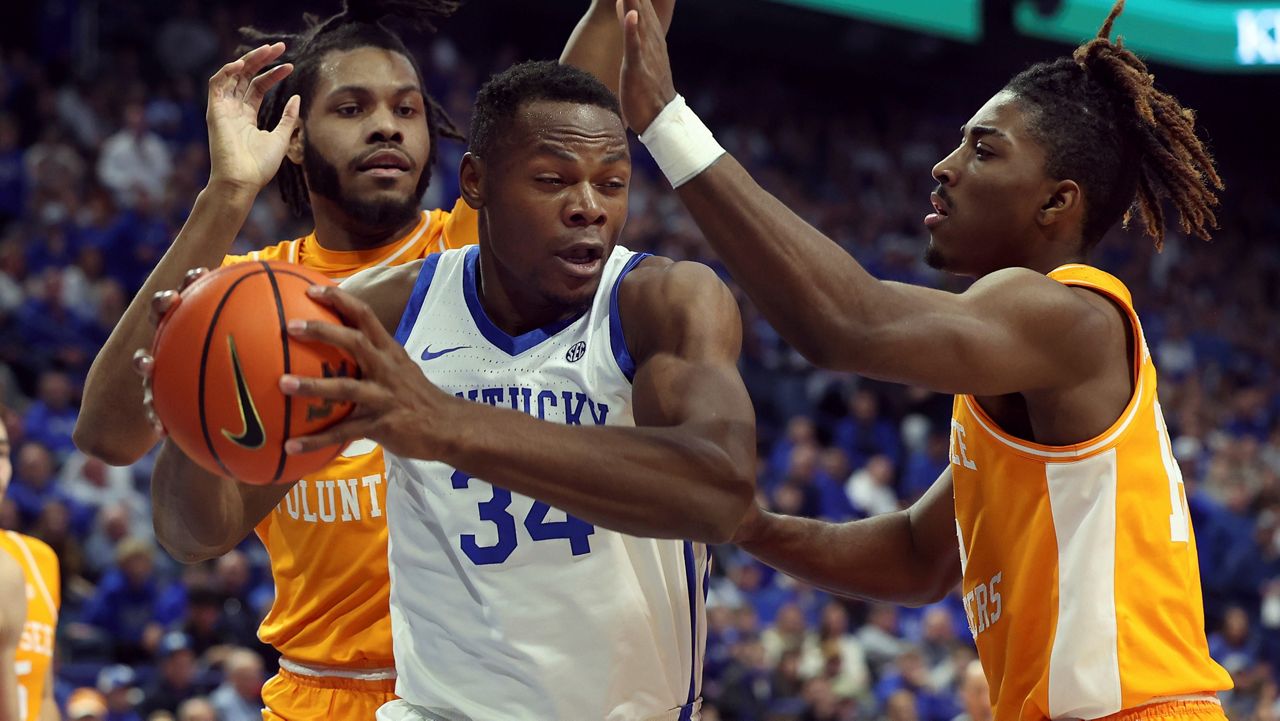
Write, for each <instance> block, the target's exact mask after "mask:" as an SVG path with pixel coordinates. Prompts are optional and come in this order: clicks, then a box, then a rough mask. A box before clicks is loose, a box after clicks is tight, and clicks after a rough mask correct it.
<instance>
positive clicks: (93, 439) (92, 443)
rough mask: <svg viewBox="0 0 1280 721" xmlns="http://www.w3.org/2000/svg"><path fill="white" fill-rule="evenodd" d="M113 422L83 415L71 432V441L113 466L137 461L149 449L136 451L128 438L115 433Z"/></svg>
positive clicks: (82, 449) (77, 446)
mask: <svg viewBox="0 0 1280 721" xmlns="http://www.w3.org/2000/svg"><path fill="white" fill-rule="evenodd" d="M111 425H112V424H111V423H109V422H108V423H93V422H91V421H90V420H89V419H87V418H85V416H84V415H81V416H80V418H79V419H77V420H76V427H75V429H74V430H73V431H72V432H71V441H72V442H73V443H75V444H76V448H79V449H80V450H81V451H82V452H84V453H85V454H86V455H90V456H93V457H95V458H100V459H102V461H103V462H105V463H107V464H109V465H112V466H127V465H129V464H131V463H136V462H137V460H138V459H139V458H141V457H142V456H143V455H144V454H145V453H146V452H147V450H146V449H145V448H144V449H142V450H141V451H136V450H135V449H134V447H133V444H130V443H128V442H127V439H125V438H123V437H120V435H119V434H116V433H113V432H112V430H111Z"/></svg>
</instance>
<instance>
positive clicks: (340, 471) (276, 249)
mask: <svg viewBox="0 0 1280 721" xmlns="http://www.w3.org/2000/svg"><path fill="white" fill-rule="evenodd" d="M477 223H478V217H477V215H476V212H475V211H474V210H472V209H471V208H470V207H469V206H467V205H466V204H465V203H463V202H462V201H458V203H457V204H456V205H455V206H454V209H453V212H448V211H444V210H432V211H430V212H424V213H423V214H422V220H421V222H419V223H418V225H417V227H415V228H414V229H413V230H411V231H409V233H408V234H407V235H405V237H404V238H402V239H401V240H399V241H397V242H395V243H391V244H388V245H386V246H383V247H381V248H376V249H373V250H367V251H333V250H328V249H326V248H323V247H321V246H320V244H319V243H317V242H316V238H315V234H314V233H312V234H311V235H308V236H306V237H305V238H298V239H296V240H290V241H285V242H283V243H279V244H277V245H273V246H271V247H268V248H264V249H263V250H259V251H255V252H253V253H250V254H248V255H241V256H227V258H226V259H225V260H224V261H223V265H228V264H230V263H237V262H242V261H245V260H286V261H289V262H291V263H297V264H299V265H303V266H306V267H308V268H311V269H313V270H318V271H320V272H321V273H324V274H325V275H327V276H329V277H330V278H333V279H334V280H339V281H340V280H343V279H345V278H348V277H350V276H352V275H354V274H355V273H357V272H359V271H361V270H364V269H365V268H371V267H375V266H395V265H401V264H403V263H408V262H410V261H414V260H418V259H420V258H425V257H426V256H428V255H430V254H432V253H437V252H440V251H442V250H445V249H448V248H460V247H462V246H465V245H470V244H473V243H475V242H476V241H477V239H478V229H477ZM386 499H387V476H386V466H385V465H384V463H383V460H382V449H381V448H380V447H378V445H377V444H375V443H373V442H371V441H357V442H356V443H353V444H351V445H350V446H348V447H347V448H346V449H345V450H344V451H343V454H342V455H341V456H339V457H338V458H337V459H335V460H334V462H333V463H331V464H329V465H328V466H327V467H325V468H324V469H322V470H321V471H319V472H317V473H315V474H314V475H311V476H308V477H306V478H304V479H302V480H300V481H298V483H297V484H295V485H294V487H293V488H292V489H291V490H290V491H289V493H288V495H286V496H285V499H284V501H282V502H281V503H280V505H279V506H277V507H276V508H275V509H274V510H273V511H272V512H271V513H270V514H268V515H267V517H266V518H265V519H264V520H263V521H262V523H260V524H258V528H257V532H258V536H259V537H260V538H261V539H262V543H263V544H264V545H265V546H266V548H267V553H268V554H269V555H270V557H271V573H272V576H273V577H274V580H275V587H276V597H275V602H274V603H273V604H272V606H271V611H270V612H269V613H268V614H267V617H266V618H265V619H264V620H263V622H262V627H261V628H260V629H259V630H258V635H259V637H260V638H261V639H262V641H263V642H264V643H269V644H271V645H272V646H275V647H276V649H278V650H279V651H280V652H281V653H282V654H284V656H285V657H286V658H288V659H289V660H291V661H295V662H298V663H303V664H310V665H314V666H332V667H346V668H353V669H362V668H364V669H372V668H390V667H392V666H393V665H394V664H393V661H392V655H391V620H390V616H389V613H390V603H391V602H390V595H389V594H390V585H391V581H390V576H389V575H388V571H387V518H386V512H385V505H384V504H385V502H386Z"/></svg>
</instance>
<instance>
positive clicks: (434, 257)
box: [396, 253, 440, 345]
mask: <svg viewBox="0 0 1280 721" xmlns="http://www.w3.org/2000/svg"><path fill="white" fill-rule="evenodd" d="M439 265H440V254H439V253H433V254H431V255H429V256H427V258H426V259H425V260H423V261H422V267H421V268H419V269H418V279H417V280H415V281H414V283H413V292H412V293H411V294H410V295H409V303H408V305H406V306H405V308H404V315H402V316H400V325H398V326H396V342H397V343H399V344H400V345H404V344H405V343H408V342H409V335H410V334H411V333H413V326H414V324H416V323H417V322H418V314H419V313H421V312H422V303H423V301H425V300H426V299H427V292H428V291H429V290H431V281H432V280H433V279H434V278H435V276H436V268H437V267H438V266H439Z"/></svg>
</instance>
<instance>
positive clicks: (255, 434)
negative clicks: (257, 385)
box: [222, 336, 267, 451]
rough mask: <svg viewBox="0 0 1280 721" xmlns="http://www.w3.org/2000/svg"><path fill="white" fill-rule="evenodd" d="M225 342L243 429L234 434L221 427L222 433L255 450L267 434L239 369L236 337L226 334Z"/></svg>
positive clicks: (265, 439) (242, 446) (265, 438)
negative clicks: (233, 376)
mask: <svg viewBox="0 0 1280 721" xmlns="http://www.w3.org/2000/svg"><path fill="white" fill-rule="evenodd" d="M227 344H228V345H229V346H231V369H232V371H233V372H234V373H235V378H236V402H237V403H238V404H239V406H240V423H241V424H242V425H243V426H244V431H243V432H241V433H239V434H236V433H232V432H231V431H229V430H227V429H226V428H223V429H222V435H223V436H225V437H226V439H227V440H229V441H231V442H232V443H234V444H236V445H237V446H240V447H241V448H245V449H247V450H251V451H256V450H258V449H259V448H261V447H262V445H263V444H264V443H266V441H267V434H266V432H265V431H264V430H263V429H262V418H261V417H259V416H258V408H257V406H255V405H254V404H253V396H251V395H250V394H249V384H248V383H246V382H245V380H244V371H243V370H241V369H240V354H239V353H237V352H236V339H235V338H234V337H232V336H227Z"/></svg>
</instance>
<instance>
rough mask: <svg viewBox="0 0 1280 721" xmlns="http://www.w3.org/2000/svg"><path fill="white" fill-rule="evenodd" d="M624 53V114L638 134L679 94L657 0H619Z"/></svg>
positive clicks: (622, 87) (621, 97) (622, 80)
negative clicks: (656, 5)
mask: <svg viewBox="0 0 1280 721" xmlns="http://www.w3.org/2000/svg"><path fill="white" fill-rule="evenodd" d="M617 3H618V19H619V21H620V22H621V23H622V37H623V47H624V52H623V56H622V77H621V79H620V81H619V91H618V95H619V97H620V99H621V100H622V116H623V118H624V119H625V120H626V122H627V125H628V126H629V127H630V128H631V129H632V130H633V131H635V132H636V133H637V134H639V133H643V132H644V131H645V129H646V128H648V127H649V124H650V123H652V122H653V119H654V118H656V117H658V113H660V112H662V109H663V108H665V107H666V106H667V103H669V102H671V101H672V100H674V99H675V97H676V89H675V84H674V83H673V82H672V80H671V60H670V58H668V57H667V40H666V35H665V33H664V31H663V29H662V23H661V21H660V20H659V18H658V14H657V12H656V11H655V10H654V7H653V3H654V0H617Z"/></svg>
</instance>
